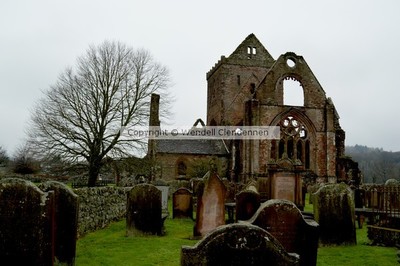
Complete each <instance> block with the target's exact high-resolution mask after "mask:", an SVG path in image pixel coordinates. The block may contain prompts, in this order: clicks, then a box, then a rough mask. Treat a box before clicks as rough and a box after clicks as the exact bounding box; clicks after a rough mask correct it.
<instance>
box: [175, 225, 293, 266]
mask: <svg viewBox="0 0 400 266" xmlns="http://www.w3.org/2000/svg"><path fill="white" fill-rule="evenodd" d="M181 265H182V266H198V265H208V266H217V265H218V266H220V265H224V266H225V265H227V266H230V265H277V266H280V265H285V266H286V265H299V257H298V255H297V254H293V253H292V254H289V253H287V252H286V251H285V249H284V247H283V246H282V245H281V244H280V243H279V242H278V241H277V240H276V239H275V238H274V237H273V236H272V235H271V234H270V233H268V232H267V231H265V230H264V229H262V228H260V227H258V226H254V225H251V224H230V225H224V226H220V227H218V228H217V229H215V230H213V231H211V232H210V233H209V234H208V235H207V236H206V237H205V238H204V239H202V240H201V241H199V242H198V243H197V244H196V245H195V246H193V247H188V246H183V247H182V249H181Z"/></svg>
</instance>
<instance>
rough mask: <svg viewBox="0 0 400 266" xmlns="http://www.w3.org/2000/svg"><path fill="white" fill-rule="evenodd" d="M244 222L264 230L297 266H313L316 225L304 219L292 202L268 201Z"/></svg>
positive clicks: (314, 260)
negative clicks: (296, 256)
mask: <svg viewBox="0 0 400 266" xmlns="http://www.w3.org/2000/svg"><path fill="white" fill-rule="evenodd" d="M247 222H248V223H251V224H253V225H257V226H259V227H261V228H263V229H265V230H267V231H268V232H269V233H271V235H273V236H274V237H275V238H276V239H277V240H278V241H279V242H280V243H281V244H282V246H283V247H284V248H285V250H286V251H287V252H293V253H297V254H299V255H300V265H304V266H313V265H314V266H315V265H316V264H317V251H318V237H319V225H318V224H317V223H316V222H315V221H314V220H312V219H311V218H307V219H305V218H304V217H303V215H302V214H301V211H300V210H299V209H298V208H297V207H296V205H295V204H294V203H293V202H291V201H288V200H277V199H272V200H268V201H266V202H264V203H262V204H261V206H260V208H259V209H258V210H257V212H256V213H255V214H254V216H253V217H252V218H251V219H250V220H247Z"/></svg>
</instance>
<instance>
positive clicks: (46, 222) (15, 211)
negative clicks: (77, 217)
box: [0, 178, 54, 266]
mask: <svg viewBox="0 0 400 266" xmlns="http://www.w3.org/2000/svg"><path fill="white" fill-rule="evenodd" d="M53 211H54V195H53V192H49V193H46V192H43V191H41V190H40V189H39V188H38V187H36V186H35V185H34V184H33V183H31V182H29V181H26V180H22V179H17V178H6V179H2V180H1V181H0V264H1V265H37V266H46V265H53V261H54V254H53V250H52V248H53V233H52V232H53V229H54V228H53V226H54V220H53Z"/></svg>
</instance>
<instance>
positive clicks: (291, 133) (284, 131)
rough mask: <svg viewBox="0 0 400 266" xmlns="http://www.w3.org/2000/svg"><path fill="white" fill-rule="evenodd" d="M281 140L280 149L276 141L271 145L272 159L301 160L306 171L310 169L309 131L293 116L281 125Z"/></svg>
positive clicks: (285, 119) (288, 117)
mask: <svg viewBox="0 0 400 266" xmlns="http://www.w3.org/2000/svg"><path fill="white" fill-rule="evenodd" d="M279 126H280V127H281V139H280V140H279V144H278V147H276V146H277V143H276V142H275V141H274V142H273V143H272V145H271V158H272V159H282V158H288V159H291V160H299V161H301V162H302V164H303V165H304V167H305V169H310V140H309V134H308V130H307V128H306V127H305V125H303V124H302V123H301V122H300V121H299V120H298V119H296V118H295V117H294V116H292V115H288V116H286V117H285V118H284V119H282V120H281V121H280V123H279Z"/></svg>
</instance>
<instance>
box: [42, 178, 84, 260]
mask: <svg viewBox="0 0 400 266" xmlns="http://www.w3.org/2000/svg"><path fill="white" fill-rule="evenodd" d="M39 188H40V189H41V190H42V191H44V192H48V191H54V204H55V225H56V226H55V229H56V230H55V232H54V233H55V235H54V255H55V258H56V259H57V261H58V262H59V263H61V264H63V265H75V253H76V239H77V232H78V210H79V208H78V196H77V195H76V194H75V193H74V192H73V191H72V190H71V189H70V188H69V187H68V186H66V185H65V184H63V183H60V182H57V181H48V182H45V183H42V184H39Z"/></svg>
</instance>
